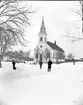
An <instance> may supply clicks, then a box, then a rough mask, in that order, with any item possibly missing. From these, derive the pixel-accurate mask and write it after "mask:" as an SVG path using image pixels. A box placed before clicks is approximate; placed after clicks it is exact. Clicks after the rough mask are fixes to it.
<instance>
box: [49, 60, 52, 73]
mask: <svg viewBox="0 0 83 105" xmlns="http://www.w3.org/2000/svg"><path fill="white" fill-rule="evenodd" d="M51 65H52V61H51V60H50V59H49V61H48V71H51Z"/></svg>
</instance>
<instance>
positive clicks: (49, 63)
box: [39, 59, 52, 71]
mask: <svg viewBox="0 0 83 105" xmlns="http://www.w3.org/2000/svg"><path fill="white" fill-rule="evenodd" d="M42 64H43V62H42V61H41V60H40V62H39V65H40V69H42ZM51 65H52V61H51V60H50V59H49V61H48V71H51Z"/></svg>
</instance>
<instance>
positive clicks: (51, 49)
mask: <svg viewBox="0 0 83 105" xmlns="http://www.w3.org/2000/svg"><path fill="white" fill-rule="evenodd" d="M64 55H65V52H64V50H63V49H62V48H60V47H59V46H58V45H57V44H56V41H55V42H54V43H52V42H50V41H47V33H46V28H45V23H44V17H42V23H41V27H40V32H39V34H38V45H37V46H36V47H35V49H34V61H35V62H38V61H40V60H42V61H43V62H47V61H48V59H51V60H52V61H53V62H56V61H59V60H63V59H64Z"/></svg>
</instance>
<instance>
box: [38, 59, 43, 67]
mask: <svg viewBox="0 0 83 105" xmlns="http://www.w3.org/2000/svg"><path fill="white" fill-rule="evenodd" d="M42 64H43V62H42V61H41V60H40V62H39V65H40V69H42Z"/></svg>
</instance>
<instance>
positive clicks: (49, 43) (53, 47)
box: [47, 41, 64, 52]
mask: <svg viewBox="0 0 83 105" xmlns="http://www.w3.org/2000/svg"><path fill="white" fill-rule="evenodd" d="M47 44H48V45H49V46H50V47H51V48H52V49H54V50H58V51H61V52H64V51H63V49H61V48H60V47H59V46H57V45H56V43H52V42H49V41H47Z"/></svg>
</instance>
